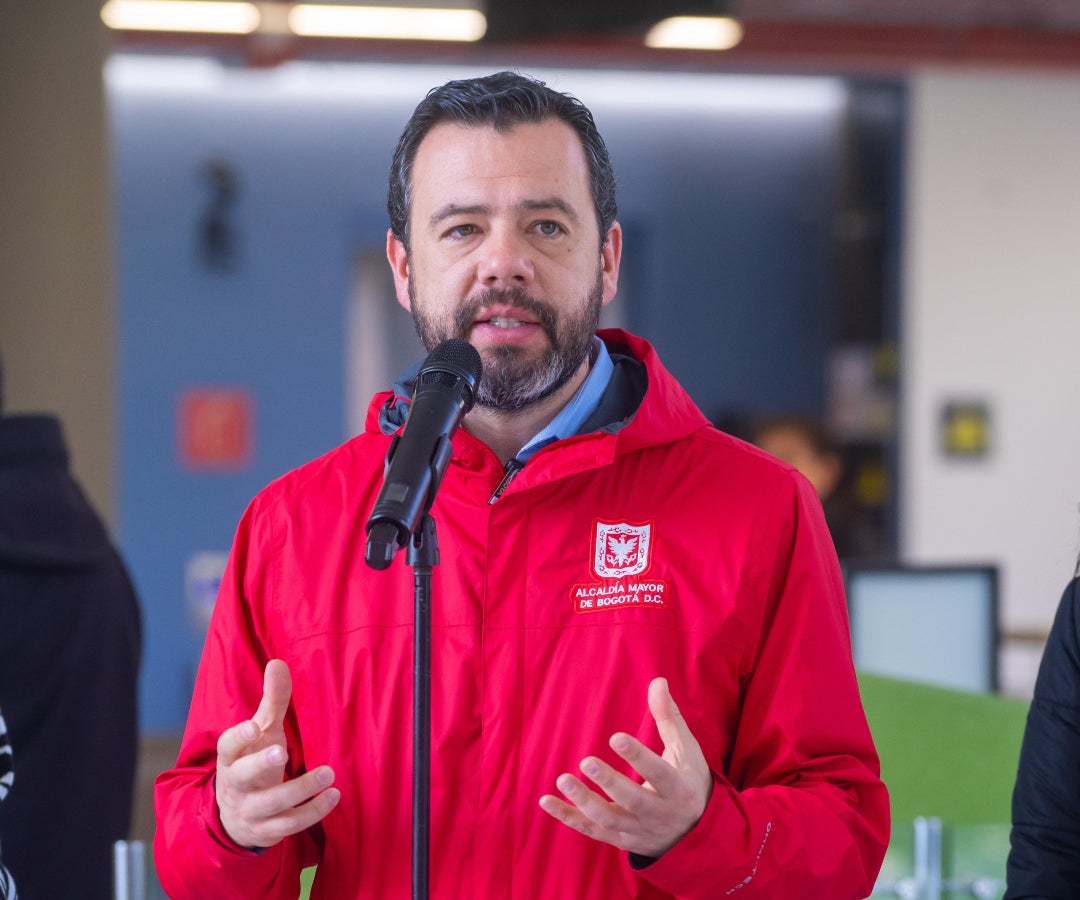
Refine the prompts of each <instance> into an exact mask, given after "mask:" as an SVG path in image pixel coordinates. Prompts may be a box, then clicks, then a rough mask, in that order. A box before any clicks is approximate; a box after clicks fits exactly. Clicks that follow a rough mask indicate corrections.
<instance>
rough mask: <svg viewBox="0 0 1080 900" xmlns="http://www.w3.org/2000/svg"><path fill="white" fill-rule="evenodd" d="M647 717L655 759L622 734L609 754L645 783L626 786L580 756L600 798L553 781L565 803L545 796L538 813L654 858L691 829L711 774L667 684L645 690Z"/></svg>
mask: <svg viewBox="0 0 1080 900" xmlns="http://www.w3.org/2000/svg"><path fill="white" fill-rule="evenodd" d="M649 712H650V713H651V714H652V717H653V719H655V720H656V728H657V731H659V732H660V739H661V740H662V741H663V743H664V753H663V755H662V756H657V755H656V754H655V753H654V752H653V751H652V750H650V749H649V748H648V747H646V746H645V745H644V744H642V743H641V741H639V740H637V739H636V738H634V737H632V736H631V735H629V734H624V733H622V732H618V733H616V734H613V735H612V736H611V740H610V741H609V744H610V745H611V749H612V750H614V751H615V752H616V753H617V754H619V756H621V757H622V758H623V759H624V760H626V761H627V762H628V763H629V764H630V766H631V767H632V768H633V769H634V771H635V772H637V773H638V774H639V775H640V776H641V777H642V778H644V779H645V783H644V784H638V783H637V782H636V781H632V780H630V779H629V778H627V777H626V776H625V775H623V774H621V773H620V772H617V771H615V769H613V768H612V767H611V766H610V765H608V764H607V763H606V762H604V761H603V760H601V759H597V758H596V757H595V756H587V757H586V758H585V759H583V760H582V761H581V771H582V773H583V774H584V775H586V776H587V777H588V779H589V780H590V781H592V782H593V783H594V784H595V785H597V787H599V788H600V789H601V790H603V792H604V793H605V794H607V797H604V796H602V795H600V794H598V793H597V792H596V791H594V790H592V789H591V788H589V787H587V786H586V785H585V783H584V782H582V781H581V780H580V779H579V778H576V777H575V776H573V775H570V774H569V773H565V774H563V775H560V776H559V777H558V778H557V779H556V781H555V786H556V787H558V789H559V791H561V792H562V794H563V795H564V796H565V797H566V800H562V799H560V798H559V797H555V796H552V795H551V794H545V795H544V796H543V797H541V798H540V806H541V808H542V809H543V810H544V811H545V812H546V813H548V814H549V815H551V816H554V817H555V818H556V819H558V820H559V821H560V822H562V823H563V824H565V825H569V826H570V827H571V828H574V829H576V830H577V831H580V832H581V833H582V834H584V835H586V836H588V837H591V838H594V839H595V840H598V841H604V842H605V843H608V844H612V845H614V846H616V847H618V848H620V849H622V850H628V851H630V852H631V853H637V854H640V855H641V856H648V857H653V858H655V857H659V856H662V855H663V854H664V853H666V852H667V851H668V850H670V849H671V848H672V847H673V846H675V844H676V842H677V841H678V840H679V839H680V838H682V837H683V836H684V835H685V834H686V833H687V832H689V831H690V829H691V828H693V827H694V825H696V824H697V822H698V820H699V819H700V818H701V816H702V813H704V812H705V804H706V803H708V801H709V795H710V793H711V792H712V773H711V772H710V771H709V765H708V763H707V762H706V761H705V756H704V754H703V753H702V752H701V747H700V746H699V745H698V742H697V740H696V739H695V738H694V736H693V735H692V734H691V733H690V729H689V728H688V727H687V724H686V720H685V719H684V718H683V717H682V714H681V713H680V712H679V708H678V707H677V706H676V705H675V701H674V700H673V699H672V698H671V693H670V691H669V690H668V684H667V679H665V678H654V679H653V680H652V682H651V683H650V684H649ZM609 798H610V799H609ZM567 801H569V802H567Z"/></svg>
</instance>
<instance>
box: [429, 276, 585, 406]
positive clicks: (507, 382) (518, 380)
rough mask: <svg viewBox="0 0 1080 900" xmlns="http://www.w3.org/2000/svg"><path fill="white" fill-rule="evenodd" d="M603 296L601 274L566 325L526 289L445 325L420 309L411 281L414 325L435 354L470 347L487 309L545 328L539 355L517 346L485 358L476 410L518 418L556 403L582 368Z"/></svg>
mask: <svg viewBox="0 0 1080 900" xmlns="http://www.w3.org/2000/svg"><path fill="white" fill-rule="evenodd" d="M603 291H604V286H603V279H602V273H601V271H600V270H599V269H597V273H596V282H595V284H594V285H593V287H592V290H590V291H589V293H588V294H587V295H586V296H585V298H584V302H583V303H581V304H580V307H579V308H580V312H577V313H573V314H568V315H566V316H564V317H563V318H562V319H561V321H560V319H559V316H558V314H557V313H556V312H555V310H554V308H553V307H552V305H551V304H550V303H548V302H547V301H545V300H539V299H537V298H535V297H531V296H529V294H527V293H526V292H525V290H524V289H523V288H509V289H504V288H488V289H487V290H484V291H482V292H480V293H479V294H476V295H474V296H472V297H470V298H469V299H467V300H466V301H465V302H464V303H462V304H461V306H459V307H458V309H457V310H456V311H455V312H454V314H453V318H452V320H451V321H439V320H436V319H435V318H434V317H432V316H429V315H427V314H426V313H425V311H424V309H423V304H422V303H417V299H416V293H415V291H414V287H413V283H412V279H411V277H410V279H409V297H410V301H411V305H412V315H413V325H414V326H415V327H416V333H417V335H418V336H419V338H420V341H421V342H422V343H423V345H424V347H425V348H426V349H427V351H428V352H429V353H430V352H431V351H432V350H433V349H434V348H435V347H436V346H438V345H439V344H440V343H442V342H443V341H445V340H447V339H449V338H458V339H459V340H463V341H467V340H468V339H469V331H470V329H471V328H472V324H473V322H474V321H475V320H476V317H477V315H478V314H479V312H480V310H481V309H483V308H484V307H487V306H495V305H500V306H511V307H514V308H516V309H520V310H522V311H523V312H526V313H528V314H529V316H530V317H531V318H533V319H535V320H536V322H537V323H538V324H539V325H540V327H541V328H543V330H544V333H545V334H546V335H547V337H548V346H547V347H546V348H545V349H544V350H543V351H542V352H541V353H540V354H539V355H534V354H533V353H532V352H531V351H529V350H526V349H524V348H522V347H513V346H497V347H491V348H488V349H486V350H484V352H483V363H484V370H483V375H482V376H481V378H480V384H479V386H478V387H477V391H476V404H477V406H482V407H485V408H486V409H490V410H494V411H496V412H503V413H512V412H518V411H520V410H523V409H526V408H528V407H530V406H533V405H534V404H536V403H539V402H540V401H541V400H544V399H545V398H547V397H550V396H551V395H552V394H554V393H555V392H556V391H557V390H558V389H559V388H561V387H562V386H563V385H564V384H566V382H567V381H569V380H570V379H571V378H572V377H573V375H574V373H575V372H577V371H578V369H579V368H581V364H582V363H583V362H584V361H585V359H586V357H587V356H588V355H589V348H590V347H591V345H592V339H593V335H594V334H596V327H597V325H598V323H599V321H600V310H601V308H602V306H603Z"/></svg>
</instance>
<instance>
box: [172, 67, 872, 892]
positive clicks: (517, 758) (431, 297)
mask: <svg viewBox="0 0 1080 900" xmlns="http://www.w3.org/2000/svg"><path fill="white" fill-rule="evenodd" d="M389 207H390V215H391V228H390V233H389V234H388V236H387V256H388V258H389V261H390V266H391V268H392V270H393V274H394V280H395V284H396V287H397V294H398V299H399V300H400V302H401V303H402V305H403V306H405V307H406V308H407V309H409V310H410V311H411V313H412V315H413V318H414V320H415V322H416V327H417V330H418V333H419V334H420V335H421V338H422V339H423V341H424V343H425V345H426V346H427V347H428V348H429V349H430V348H431V347H434V346H435V345H436V344H438V343H439V342H440V341H442V340H443V339H446V338H449V337H458V338H463V339H466V340H468V341H469V342H470V343H472V344H473V346H475V347H476V349H477V350H478V351H479V352H480V355H481V357H482V359H483V365H484V372H483V376H482V378H481V382H480V387H479V389H478V397H477V403H476V406H475V407H474V408H473V410H472V411H471V412H469V413H468V414H467V416H466V417H465V419H464V425H463V428H462V429H461V430H459V431H458V432H457V434H456V435H455V437H454V442H453V443H454V456H453V460H452V462H451V464H450V466H449V468H448V471H447V474H446V476H445V478H444V480H443V482H442V484H441V487H440V489H439V493H438V496H437V499H436V501H435V504H434V507H433V510H432V512H433V516H434V518H435V520H436V521H437V523H438V528H439V542H440V548H441V552H442V560H443V564H442V565H441V566H438V567H436V568H435V571H434V576H433V587H432V593H433V598H434V600H433V604H432V615H433V629H432V657H433V679H432V681H433V688H432V726H431V728H432V735H431V745H432V759H431V770H432V774H431V784H432V788H431V795H432V803H431V806H432V812H431V864H430V866H431V868H430V883H431V893H432V896H434V897H440V898H464V897H469V898H486V897H500V898H501V897H526V898H532V897H551V898H566V897H574V898H603V900H610V898H618V897H655V898H660V897H715V896H724V895H726V894H731V893H735V892H738V893H739V894H740V895H742V894H744V893H745V895H747V896H761V897H777V898H793V897H799V898H813V897H820V898H828V900H842V898H856V897H863V896H865V895H866V894H868V893H869V892H870V890H871V888H872V886H873V882H874V878H875V875H876V873H877V870H878V867H879V865H880V862H881V858H882V855H883V853H884V848H885V845H886V842H887V839H888V805H887V804H888V801H887V797H886V793H885V789H884V787H883V785H882V784H881V782H880V780H879V778H878V770H877V757H876V755H875V752H874V749H873V745H872V743H871V739H870V735H869V733H868V730H867V727H866V722H865V718H864V716H863V713H862V708H861V705H860V702H859V697H858V692H857V687H856V682H855V678H854V673H853V670H852V664H851V655H850V648H849V645H848V639H847V623H846V619H845V612H844V603H843V596H842V589H841V585H840V578H839V574H838V568H837V563H836V557H835V554H834V552H833V550H832V547H831V543H830V539H829V535H828V532H827V531H826V530H825V525H824V521H823V519H822V515H821V508H820V505H819V504H818V503H817V501H816V499H815V498H814V495H813V490H812V488H811V487H810V486H809V484H808V483H807V482H806V481H805V480H804V479H802V478H801V477H800V476H799V475H798V474H797V473H796V472H795V471H794V470H793V469H791V468H790V467H786V466H783V465H782V464H779V463H778V462H777V461H775V460H773V459H771V458H769V457H766V456H765V455H764V454H762V453H760V452H758V451H756V450H754V449H751V448H749V447H747V446H746V445H744V444H741V443H739V442H737V441H735V440H733V439H732V438H729V437H727V436H725V435H723V434H721V433H720V432H718V431H716V430H714V429H712V428H711V427H710V426H709V425H708V422H707V420H706V419H705V417H704V416H703V415H702V414H701V412H699V411H698V410H697V408H696V407H695V406H694V405H693V403H692V402H691V400H690V399H689V397H688V396H687V395H686V394H685V392H684V391H683V390H682V389H681V388H680V387H679V386H678V384H676V382H675V381H674V379H672V377H671V376H670V375H669V374H668V373H667V371H666V370H665V369H664V368H663V366H662V365H661V364H660V362H659V360H658V359H657V357H656V354H655V353H654V352H653V350H652V348H651V347H649V345H648V344H647V343H645V342H644V341H642V340H641V339H639V338H636V337H633V336H631V335H628V334H625V333H622V332H617V331H609V332H601V338H596V337H594V332H595V328H596V324H597V320H598V315H599V311H600V308H601V307H602V306H603V305H604V304H606V303H608V302H610V301H611V299H612V298H613V297H614V296H615V291H616V287H617V282H618V273H619V262H620V257H621V253H622V232H621V229H620V227H619V224H618V223H617V221H616V220H615V212H616V207H615V194H614V179H613V176H612V173H611V167H610V163H609V161H608V156H607V151H606V149H605V148H604V144H603V141H602V140H601V138H600V136H599V134H598V133H597V132H596V130H595V126H594V124H593V120H592V116H591V114H590V113H589V112H588V110H587V109H586V108H585V107H584V106H582V105H581V104H580V103H578V102H577V101H576V100H573V99H572V98H569V97H567V96H565V95H562V94H559V93H556V92H554V91H551V90H549V89H547V88H546V87H544V86H543V85H542V84H540V83H537V82H534V81H532V80H530V79H527V78H524V77H521V76H518V75H514V74H511V73H505V72H504V73H500V74H497V75H492V76H489V77H487V78H481V79H475V80H469V81H463V82H450V83H449V84H447V85H444V86H443V87H441V88H438V89H436V90H434V91H433V92H431V93H430V94H429V95H428V97H427V98H426V99H425V100H424V101H422V102H421V104H420V105H419V106H418V107H417V110H416V111H415V112H414V114H413V117H412V119H411V120H410V122H409V124H408V125H407V126H406V129H405V132H404V134H403V135H402V138H401V141H400V142H399V144H398V147H397V150H396V151H395V155H394V160H393V163H392V167H391V175H390V198H389ZM409 396H410V391H409V388H408V385H407V384H406V385H403V386H401V387H400V388H399V389H398V391H397V393H396V395H392V394H390V393H386V394H383V395H380V396H377V397H376V398H375V399H374V400H373V402H372V406H371V408H370V413H369V417H368V430H367V431H366V432H365V433H364V434H362V435H360V436H358V437H357V438H355V439H354V440H352V441H350V442H349V443H347V444H345V445H344V446H343V447H341V448H338V449H337V450H335V451H333V452H331V453H330V454H328V455H326V456H324V457H322V458H321V459H319V460H316V461H314V462H312V463H309V464H308V465H306V466H304V467H302V468H301V469H299V470H297V471H296V472H293V473H291V474H289V475H287V476H285V477H284V478H283V479H280V480H279V481H277V482H275V483H274V484H272V485H271V486H270V487H269V488H267V489H266V490H265V491H264V492H263V493H262V494H261V495H260V496H259V497H258V498H256V499H255V501H253V503H252V505H251V507H250V508H249V509H248V511H247V512H246V513H245V516H244V518H243V520H242V522H241V524H240V527H239V530H238V534H237V539H236V543H235V545H234V548H233V552H232V554H231V559H230V563H229V567H228V571H227V572H226V576H225V580H224V583H223V587H222V591H221V594H220V596H219V598H218V602H217V605H216V607H215V610H214V615H213V621H212V623H211V626H210V633H209V636H208V640H207V645H206V649H205V651H204V656H203V661H202V664H201V667H200V672H199V676H198V679H197V683H196V687H195V695H194V698H193V701H192V708H191V714H190V718H189V721H188V726H187V730H186V733H185V736H184V741H183V746H182V749H181V753H180V759H179V762H178V765H177V768H176V769H174V770H172V771H170V772H167V773H164V774H163V775H162V776H161V777H160V778H159V781H158V785H157V798H156V799H157V813H158V830H157V837H156V858H157V863H158V870H159V875H160V877H161V879H162V883H163V885H164V886H165V887H166V889H167V890H168V891H170V893H171V895H172V896H174V897H200V896H216V897H223V896H236V897H240V896H272V897H283V898H284V897H294V896H295V894H296V885H297V872H298V871H299V869H300V868H301V867H304V866H308V865H312V864H318V866H319V868H318V872H317V875H316V877H315V883H314V888H313V896H319V897H333V898H351V897H373V898H397V897H407V896H409V890H410V852H411V771H412V760H411V741H412V735H411V712H412V709H411V698H412V669H411V659H412V632H411V626H412V619H413V585H412V579H411V576H410V572H409V570H408V569H407V567H406V566H405V563H404V560H403V559H401V556H402V555H401V554H399V556H398V559H396V560H395V562H394V563H393V565H392V566H391V567H390V568H389V569H388V570H386V571H375V570H372V569H369V568H367V567H366V566H365V565H364V562H363V557H364V545H365V533H364V525H365V521H366V518H367V516H368V514H369V512H370V510H371V507H372V505H373V503H374V501H375V498H376V496H377V494H378V492H379V489H380V487H381V480H382V472H383V462H384V458H385V455H386V451H387V448H388V446H389V442H390V435H391V433H393V432H394V431H395V430H396V429H397V428H398V427H400V426H401V424H402V423H403V421H404V417H405V414H406V407H407V403H406V402H405V401H406V400H407V398H408V397H409ZM676 701H677V703H678V705H676ZM253 713H254V716H253ZM575 770H577V771H578V772H579V773H580V774H573V773H574V771H575ZM545 813H546V814H545Z"/></svg>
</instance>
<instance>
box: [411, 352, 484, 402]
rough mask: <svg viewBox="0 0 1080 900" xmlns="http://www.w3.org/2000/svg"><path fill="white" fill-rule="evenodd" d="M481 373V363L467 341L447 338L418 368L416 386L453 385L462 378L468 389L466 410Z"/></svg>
mask: <svg viewBox="0 0 1080 900" xmlns="http://www.w3.org/2000/svg"><path fill="white" fill-rule="evenodd" d="M482 372H483V363H482V362H481V361H480V354H479V353H477V352H476V348H475V347H474V346H473V345H472V344H470V343H469V342H468V341H462V340H458V339H457V338H448V339H447V340H445V341H443V342H442V343H441V344H439V345H437V346H436V347H435V348H434V349H433V350H432V351H431V352H430V353H429V354H428V357H427V359H425V360H424V364H423V365H422V366H421V367H420V374H419V375H418V376H417V379H416V385H417V387H420V386H421V385H425V384H437V383H440V382H441V383H449V384H453V383H454V382H456V380H457V379H458V378H464V379H465V380H466V381H467V382H468V387H469V391H468V398H467V401H466V407H467V408H468V407H471V406H472V399H473V394H475V393H476V386H477V384H479V382H480V376H481V374H482Z"/></svg>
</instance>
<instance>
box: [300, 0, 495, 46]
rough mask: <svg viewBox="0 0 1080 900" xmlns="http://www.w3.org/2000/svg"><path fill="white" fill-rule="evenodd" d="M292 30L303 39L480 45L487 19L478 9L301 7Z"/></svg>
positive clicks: (319, 5) (310, 4) (317, 5)
mask: <svg viewBox="0 0 1080 900" xmlns="http://www.w3.org/2000/svg"><path fill="white" fill-rule="evenodd" d="M289 26H290V27H291V28H292V30H293V31H294V32H295V33H296V34H299V35H301V36H303V37H350V38H388V39H396V40H404V41H478V40H480V38H482V37H483V36H484V32H485V31H487V19H486V18H485V17H484V14H483V13H481V12H479V11H477V10H475V9H431V8H429V9H421V8H419V7H390V6H329V5H324V4H313V3H299V4H297V5H296V6H294V7H293V8H292V10H291V11H290V13H289Z"/></svg>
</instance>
